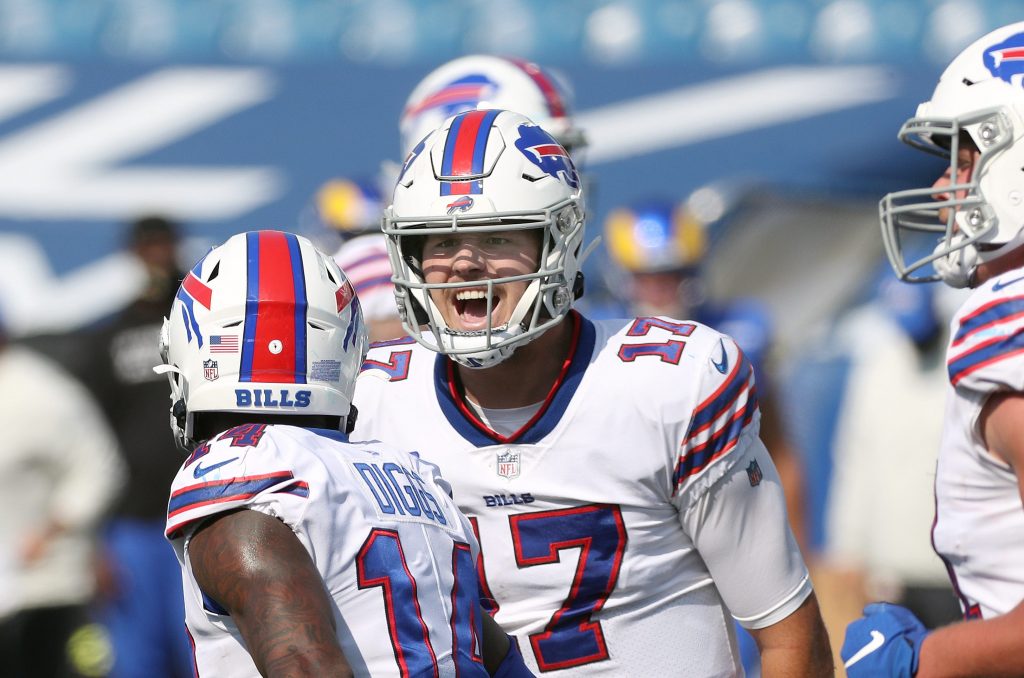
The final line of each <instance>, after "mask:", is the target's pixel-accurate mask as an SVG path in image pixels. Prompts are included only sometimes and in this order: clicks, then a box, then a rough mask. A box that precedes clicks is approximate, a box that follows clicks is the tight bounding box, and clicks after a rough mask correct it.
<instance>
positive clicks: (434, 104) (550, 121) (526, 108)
mask: <svg viewBox="0 0 1024 678" xmlns="http://www.w3.org/2000/svg"><path fill="white" fill-rule="evenodd" d="M474 108H498V109H503V110H508V111H515V112H517V113H522V114H523V115H525V116H526V117H528V118H529V119H530V120H533V121H534V122H535V123H536V124H538V125H540V126H541V128H543V129H544V130H545V131H546V132H547V133H548V134H550V135H551V136H552V137H554V139H555V141H557V142H558V143H559V144H560V145H561V146H562V148H564V149H565V150H567V151H568V152H569V153H570V154H571V155H572V156H573V160H575V161H576V162H577V164H579V153H580V151H581V150H583V149H584V148H585V147H586V137H585V135H584V134H583V131H582V130H581V129H580V128H579V127H577V126H576V124H575V121H574V120H573V102H572V92H571V90H570V89H569V86H568V83H567V82H566V81H565V80H564V79H563V78H561V77H560V76H558V75H556V74H555V73H554V72H553V71H550V70H547V69H544V68H542V67H541V66H538V65H537V64H535V63H532V62H529V61H525V60H522V59H512V58H507V57H500V56H492V55H487V54H474V55H469V56H463V57H459V58H457V59H452V60H451V61H449V62H447V63H445V64H443V65H441V66H439V67H438V68H436V69H434V70H433V71H431V72H430V73H428V74H427V76H426V77H424V78H423V80H421V81H420V82H419V84H418V85H416V87H414V88H413V90H412V92H411V93H410V94H409V98H408V99H407V100H406V102H405V108H404V110H403V111H402V118H401V121H400V122H399V135H400V138H401V152H402V156H403V157H404V156H406V155H408V154H409V152H411V151H412V149H413V148H414V147H415V146H416V144H418V143H419V142H420V141H421V140H422V139H423V137H425V136H426V135H427V134H429V133H430V132H432V131H434V130H435V129H437V127H438V126H439V125H440V124H441V123H442V122H444V121H445V120H447V119H448V118H450V117H451V116H453V115H455V114H456V113H462V112H463V111H470V110H473V109H474ZM392 186H393V182H392Z"/></svg>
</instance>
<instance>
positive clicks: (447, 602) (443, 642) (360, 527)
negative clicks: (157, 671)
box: [167, 424, 487, 678]
mask: <svg viewBox="0 0 1024 678" xmlns="http://www.w3.org/2000/svg"><path fill="white" fill-rule="evenodd" d="M436 471H437V469H436V467H434V466H433V465H431V464H427V463H424V462H423V461H421V460H420V459H418V458H416V457H415V456H414V455H409V454H407V453H402V452H398V451H397V450H394V449H392V448H390V447H388V446H386V445H383V444H380V443H374V444H360V445H354V444H348V443H347V440H346V437H345V436H344V435H343V434H341V433H339V432H337V431H325V430H313V429H304V428H297V427H292V426H267V425H264V424H247V425H245V426H239V427H236V428H233V429H230V430H228V431H226V432H224V433H222V434H221V435H219V436H217V437H216V438H215V439H214V440H212V441H210V442H208V443H205V444H204V445H202V446H201V447H199V448H198V449H197V450H196V451H195V452H194V453H193V454H192V455H191V456H190V457H189V458H188V460H186V462H185V464H184V465H183V466H182V468H181V470H180V471H179V472H178V475H177V476H176V477H175V479H174V483H173V485H172V488H171V498H170V502H169V504H168V510H167V537H168V539H170V540H171V543H172V544H173V546H174V550H175V552H176V553H177V554H178V560H179V562H180V564H181V567H182V574H183V589H184V595H185V623H186V627H187V629H188V633H189V635H190V637H191V641H192V644H193V647H194V649H195V664H196V671H197V675H200V676H217V677H218V678H232V677H243V676H244V677H246V678H250V677H254V676H257V675H259V673H258V671H257V670H256V667H255V665H254V664H253V661H252V659H251V657H250V656H249V653H248V652H247V651H246V648H245V644H244V641H243V639H242V636H241V634H240V633H239V630H238V627H237V626H236V625H235V623H234V622H233V621H232V619H231V616H230V615H228V614H227V613H226V612H225V610H224V609H223V608H222V607H220V605H218V603H217V602H216V601H215V600H212V599H211V598H209V597H208V596H206V595H205V594H204V592H203V591H202V590H200V588H199V585H198V584H197V583H196V580H195V577H194V576H193V574H192V569H191V566H190V563H189V539H190V537H191V535H192V533H193V532H194V530H195V528H196V526H198V525H199V524H200V523H201V522H202V521H203V520H204V519H206V518H208V517H209V516H213V515H216V514H218V513H221V512H224V511H230V510H233V509H237V508H241V507H244V508H247V509H252V510H254V511H260V512H261V513H265V514H267V515H270V516H273V517H275V518H278V519H280V520H282V521H283V522H284V523H285V524H286V525H288V526H289V527H290V528H291V529H292V531H293V532H294V533H295V535H296V536H297V537H298V538H299V541H301V542H302V545H303V546H304V547H305V548H306V550H307V551H308V552H309V555H310V557H311V558H312V559H313V562H314V563H315V565H316V568H317V570H318V571H319V572H320V574H321V576H322V577H323V581H324V585H325V586H326V588H327V590H328V591H329V592H330V594H331V596H332V598H333V599H334V603H335V610H334V611H335V622H336V624H337V630H338V631H337V635H338V641H339V642H340V643H341V647H342V649H343V651H344V653H345V657H346V658H347V659H348V661H349V663H350V664H351V665H352V668H353V670H354V671H355V674H356V675H358V676H398V675H438V676H455V675H456V663H457V664H458V671H459V673H458V675H459V676H463V675H471V676H477V675H479V676H486V675H487V673H486V671H485V670H484V668H483V665H482V664H481V663H480V659H479V645H478V638H479V633H480V619H479V613H478V610H479V607H478V600H477V597H476V592H477V588H478V583H477V579H476V571H475V567H474V565H475V562H476V558H477V554H478V546H477V543H476V539H475V537H474V536H473V534H472V529H471V528H470V526H469V523H468V522H467V521H466V519H465V517H464V516H461V515H460V514H459V512H458V509H456V508H455V505H454V504H453V503H452V500H451V498H450V497H449V490H450V488H449V487H448V485H447V483H445V482H444V481H443V480H441V479H440V477H439V476H438V475H437V472H436ZM453 608H454V610H453ZM399 663H401V664H403V670H404V671H405V672H404V673H403V672H401V671H400V669H399Z"/></svg>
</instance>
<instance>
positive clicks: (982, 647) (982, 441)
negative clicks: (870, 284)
mask: <svg viewBox="0 0 1024 678" xmlns="http://www.w3.org/2000/svg"><path fill="white" fill-rule="evenodd" d="M1022 59H1024V22H1020V23H1015V24H1012V25H1009V26H1005V27H1003V28H1000V29H998V30H996V31H993V32H991V33H989V34H988V35H986V36H984V37H982V38H981V39H979V40H978V41H976V42H974V43H973V44H971V45H970V46H968V47H967V48H966V49H965V50H964V51H963V52H961V53H960V54H959V55H958V56H957V57H956V58H955V59H954V60H953V61H952V63H951V64H950V65H949V66H948V67H947V68H946V70H945V72H943V74H942V76H941V77H940V79H939V83H938V85H937V86H936V88H935V91H934V92H933V94H932V96H931V99H930V100H929V101H926V102H924V103H922V104H921V105H920V106H919V107H918V109H917V114H916V115H915V116H914V117H913V118H911V119H910V120H908V121H907V122H906V123H904V125H903V127H902V128H901V129H900V132H899V137H900V139H901V140H903V141H905V142H907V143H908V144H910V145H911V146H913V147H915V148H917V149H920V150H924V151H927V152H930V153H933V154H935V155H938V156H939V157H942V158H943V159H944V160H945V162H946V166H945V171H944V172H943V173H942V174H941V176H939V177H938V179H937V180H936V181H935V182H934V184H932V186H931V187H927V188H918V189H910V190H904V191H899V192H895V193H890V194H888V195H886V196H885V197H884V198H883V199H882V202H881V205H880V214H881V222H882V234H883V242H884V244H885V247H886V251H887V253H888V255H889V261H890V263H891V264H892V266H893V269H894V270H895V271H896V274H897V276H898V277H899V278H900V279H902V280H905V281H907V282H925V281H932V280H939V279H941V280H942V281H943V282H945V283H946V284H948V285H950V286H952V287H955V288H965V287H969V288H971V289H972V290H973V292H972V293H971V294H970V295H969V296H968V297H967V299H966V301H965V302H964V303H963V304H962V306H961V307H960V309H959V310H958V311H957V313H956V314H955V316H954V317H953V321H952V323H951V326H950V339H949V346H948V349H947V353H946V368H947V377H948V379H949V384H950V385H949V386H948V387H947V388H946V393H947V398H946V408H945V416H944V424H943V426H944V428H943V432H942V442H941V445H940V448H939V453H938V465H937V467H936V478H935V522H934V525H933V528H932V543H933V544H934V545H935V550H936V551H937V552H938V554H939V555H940V556H941V557H942V558H943V559H944V560H945V562H946V566H947V567H948V568H949V573H950V576H951V577H952V579H953V586H954V588H955V590H956V592H957V595H958V597H959V599H960V604H961V607H962V611H963V614H964V617H965V618H966V621H963V622H960V623H957V624H952V625H949V626H943V627H941V628H939V629H937V630H933V631H929V630H928V629H926V628H925V626H924V625H923V624H922V623H921V622H920V620H918V619H917V618H916V617H915V616H914V614H913V613H912V612H910V611H909V610H907V609H906V608H904V607H901V606H898V605H893V604H890V603H878V604H872V605H869V606H867V607H866V608H865V609H864V617H863V618H861V619H859V620H857V621H855V622H854V623H853V624H851V625H850V626H849V628H848V629H847V633H846V639H845V642H844V644H843V648H842V656H843V660H844V663H845V665H846V668H847V672H848V675H850V676H851V677H852V678H861V677H862V676H863V677H867V676H871V677H877V676H912V675H917V676H920V677H921V678H927V677H928V676H940V675H956V676H994V675H1018V676H1019V675H1024V507H1022V505H1021V499H1022V497H1024V476H1022V475H1021V468H1022V467H1024V312H1022V310H1024V296H1022V293H1024V199H1022V182H1021V167H1022V166H1024V89H1022V82H1021V78H1022V75H1021V74H1022V73H1024V66H1022V64H1024V60H1022ZM922 234H923V235H924V236H928V237H929V239H931V246H930V247H929V249H930V250H931V253H930V254H928V255H927V256H924V257H918V256H915V242H917V243H919V242H920V237H921V236H922ZM936 235H937V236H938V237H937V239H935V236H936Z"/></svg>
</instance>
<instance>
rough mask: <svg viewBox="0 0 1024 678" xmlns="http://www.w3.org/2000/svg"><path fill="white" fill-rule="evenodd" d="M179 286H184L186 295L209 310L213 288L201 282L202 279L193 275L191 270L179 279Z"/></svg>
mask: <svg viewBox="0 0 1024 678" xmlns="http://www.w3.org/2000/svg"><path fill="white" fill-rule="evenodd" d="M181 286H182V287H184V288H185V291H186V292H188V295H189V296H190V297H192V298H193V299H195V300H196V301H198V302H199V303H200V304H202V305H203V307H205V308H206V310H210V302H211V301H212V300H213V290H211V289H210V288H209V287H207V286H206V285H204V284H203V281H202V280H200V279H199V278H197V277H196V276H195V274H194V273H192V272H191V271H190V272H189V274H188V275H186V276H185V279H184V280H182V281H181Z"/></svg>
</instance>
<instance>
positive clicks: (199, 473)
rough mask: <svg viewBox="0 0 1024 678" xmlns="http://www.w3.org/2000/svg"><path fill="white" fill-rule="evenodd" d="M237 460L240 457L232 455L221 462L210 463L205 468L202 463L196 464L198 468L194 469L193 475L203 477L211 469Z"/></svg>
mask: <svg viewBox="0 0 1024 678" xmlns="http://www.w3.org/2000/svg"><path fill="white" fill-rule="evenodd" d="M237 460H238V457H231V458H230V459H228V460H227V461H221V462H217V463H216V464H210V465H209V466H207V467H206V468H203V466H202V464H196V470H195V471H192V477H194V478H202V477H203V476H205V475H206V474H207V473H209V472H210V471H213V470H216V469H219V468H220V467H221V466H227V465H228V464H230V463H231V462H233V461H237Z"/></svg>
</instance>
